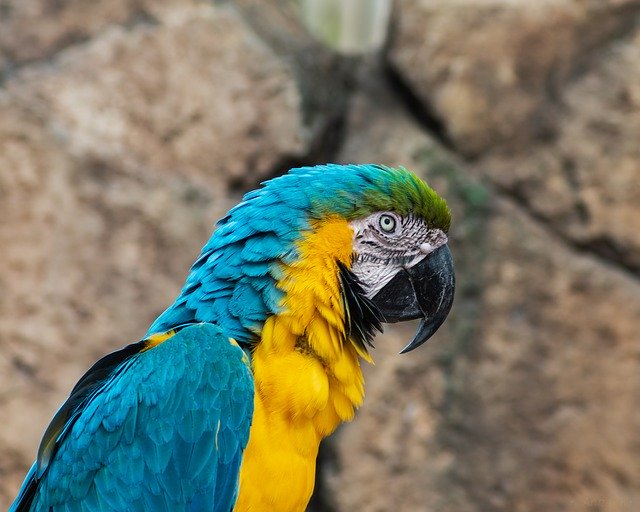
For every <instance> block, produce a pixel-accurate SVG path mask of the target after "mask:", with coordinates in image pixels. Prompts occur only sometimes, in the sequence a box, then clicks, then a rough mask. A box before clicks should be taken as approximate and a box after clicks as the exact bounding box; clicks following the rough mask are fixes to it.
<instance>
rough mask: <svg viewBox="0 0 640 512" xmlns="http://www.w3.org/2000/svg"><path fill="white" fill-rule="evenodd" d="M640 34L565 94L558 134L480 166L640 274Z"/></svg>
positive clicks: (584, 242)
mask: <svg viewBox="0 0 640 512" xmlns="http://www.w3.org/2000/svg"><path fill="white" fill-rule="evenodd" d="M639 83H640V31H637V32H636V33H635V35H634V37H632V38H631V39H629V40H625V41H620V43H618V44H616V45H614V46H612V47H611V48H610V49H608V50H603V51H602V53H601V54H600V55H599V57H598V59H596V60H595V61H594V62H593V63H592V66H591V68H590V70H589V71H588V72H586V73H585V74H584V75H583V76H582V77H581V78H580V79H579V80H576V81H574V82H573V83H572V84H571V85H570V86H568V87H566V88H565V90H564V91H563V96H562V97H563V100H564V109H563V115H562V117H561V118H560V119H559V120H558V125H557V129H556V136H555V138H554V139H553V140H552V141H549V142H547V143H544V144H535V145H532V146H531V147H530V149H529V151H526V152H522V153H516V154H513V153H508V152H496V153H495V154H493V155H491V156H489V157H488V158H486V159H485V160H483V161H482V163H481V166H482V167H483V168H484V169H486V170H487V172H488V173H489V175H490V176H491V178H492V179H493V180H494V181H495V182H496V183H497V184H498V185H499V186H500V187H501V188H503V189H504V190H506V191H507V192H508V193H510V194H512V195H513V196H516V197H518V198H519V199H520V200H521V201H523V202H525V203H526V204H527V206H528V207H529V208H530V209H531V210H532V211H533V212H535V214H536V215H537V216H539V217H540V218H542V219H544V220H545V221H547V222H548V223H549V224H550V225H551V226H552V228H553V229H554V230H555V231H556V232H558V233H561V234H562V235H563V236H565V237H567V238H568V239H570V240H571V242H572V243H574V244H576V245H578V246H579V247H581V248H583V249H585V250H588V251H590V252H593V253H595V254H597V255H599V256H600V257H603V258H605V259H608V260H610V261H613V262H616V263H617V264H619V265H621V266H623V267H626V268H627V269H629V270H630V271H631V272H633V273H635V274H636V275H640V163H639V162H640V144H638V141H640V106H639V105H638V104H637V99H636V96H637V89H638V87H637V86H638V84H639Z"/></svg>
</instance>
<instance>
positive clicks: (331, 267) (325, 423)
mask: <svg viewBox="0 0 640 512" xmlns="http://www.w3.org/2000/svg"><path fill="white" fill-rule="evenodd" d="M352 237H353V232H352V230H351V228H350V227H349V225H348V224H347V222H346V221H345V220H343V219H339V218H330V219H328V220H325V221H323V222H321V223H317V224H316V225H314V226H313V229H312V231H311V232H310V233H309V235H308V236H307V237H306V238H305V239H304V240H303V241H302V242H301V243H300V244H299V245H298V251H299V254H300V258H299V259H298V261H297V262H296V263H294V264H292V265H288V266H286V267H285V268H284V274H285V277H284V278H283V279H282V280H281V281H280V282H279V283H278V287H279V288H280V289H282V290H283V291H284V292H285V299H284V301H283V311H282V312H281V313H280V314H278V315H275V316H273V317H270V318H269V319H267V321H266V322H265V325H264V328H263V330H262V335H261V340H260V342H259V343H258V344H257V345H256V347H255V350H254V351H253V355H252V368H253V375H254V382H255V399H254V405H255V408H254V416H253V421H252V425H251V434H250V436H249V444H248V446H247V449H246V451H245V454H244V458H243V461H242V468H241V473H240V494H239V497H238V502H237V504H236V507H235V509H234V510H235V511H236V512H247V511H250V510H252V511H265V512H268V511H272V510H273V511H275V510H277V511H279V512H294V511H303V510H305V508H306V505H307V502H308V501H309V498H310V497H311V493H312V492H313V484H314V479H315V462H316V456H317V453H318V447H319V444H320V441H321V440H322V438H324V437H325V436H327V435H329V434H330V433H331V432H333V431H334V430H335V428H336V427H337V426H338V425H339V424H340V423H341V422H343V421H348V420H350V419H352V418H353V415H354V412H355V409H356V408H357V407H358V406H359V405H360V404H361V403H362V400H363V397H364V381H363V377H362V371H361V369H360V362H359V358H358V353H357V351H356V348H355V347H354V346H353V344H351V343H350V342H348V341H347V340H346V339H345V336H346V335H345V318H344V310H343V305H342V298H341V293H340V282H339V278H338V262H341V263H342V264H343V265H346V266H350V263H351V251H352V245H353V244H352ZM361 355H362V354H361ZM367 357H368V356H367Z"/></svg>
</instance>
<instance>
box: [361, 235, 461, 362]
mask: <svg viewBox="0 0 640 512" xmlns="http://www.w3.org/2000/svg"><path fill="white" fill-rule="evenodd" d="M454 290H455V273H454V270H453V261H452V259H451V252H450V251H449V247H448V246H447V245H443V246H441V247H438V248H437V249H436V250H435V251H433V252H432V253H431V254H429V255H427V256H425V258H424V259H423V260H422V261H420V262H419V263H417V264H416V265H414V266H413V267H411V268H403V269H402V270H401V271H400V272H398V273H397V274H396V275H395V276H394V278H393V279H392V280H391V281H389V283H388V284H387V285H386V286H385V287H384V288H383V289H382V290H380V291H379V292H378V293H377V294H376V295H375V296H374V297H373V298H372V299H371V300H372V301H373V303H374V304H375V305H376V306H377V307H378V309H379V310H380V313H381V314H382V316H383V318H384V321H385V322H387V323H394V322H402V321H404V320H414V319H416V318H422V321H421V322H420V326H419V327H418V332H416V335H415V336H414V337H413V339H412V340H411V342H410V343H409V344H408V345H407V346H406V347H404V348H403V349H402V351H401V352H400V353H401V354H404V353H406V352H410V351H411V350H413V349H414V348H417V347H419V346H420V345H422V344H423V343H424V342H425V341H427V340H428V339H429V338H430V337H431V336H432V335H433V334H434V333H435V332H436V331H437V330H438V328H439V327H440V326H441V325H442V323H443V322H444V320H445V318H447V315H448V314H449V310H451V305H452V304H453V295H454Z"/></svg>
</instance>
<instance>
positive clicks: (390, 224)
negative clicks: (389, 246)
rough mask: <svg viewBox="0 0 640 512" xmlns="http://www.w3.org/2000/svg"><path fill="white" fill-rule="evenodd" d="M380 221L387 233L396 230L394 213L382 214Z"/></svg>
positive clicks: (382, 228)
mask: <svg viewBox="0 0 640 512" xmlns="http://www.w3.org/2000/svg"><path fill="white" fill-rule="evenodd" d="M378 223H379V225H380V229H381V230H382V231H384V232H385V233H393V232H394V231H395V230H396V219H395V217H393V216H392V215H387V214H384V215H380V220H379V221H378Z"/></svg>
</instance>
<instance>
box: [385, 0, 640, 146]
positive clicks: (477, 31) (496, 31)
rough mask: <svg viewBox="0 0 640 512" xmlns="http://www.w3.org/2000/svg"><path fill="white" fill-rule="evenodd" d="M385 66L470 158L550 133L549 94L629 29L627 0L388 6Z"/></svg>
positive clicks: (428, 0) (433, 1) (634, 7)
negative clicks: (391, 25)
mask: <svg viewBox="0 0 640 512" xmlns="http://www.w3.org/2000/svg"><path fill="white" fill-rule="evenodd" d="M397 7H398V8H397V26H396V27H395V30H394V31H393V34H394V35H395V36H394V38H393V40H392V43H391V49H390V61H391V64H392V65H393V66H394V68H395V69H396V70H397V71H398V73H399V74H400V75H401V76H402V78H403V79H404V80H405V81H406V82H408V84H409V85H410V86H411V87H412V88H413V90H414V92H415V93H416V94H417V95H418V96H419V97H420V98H422V100H423V101H425V102H426V103H427V104H428V105H429V106H430V107H431V109H432V110H433V111H434V113H435V115H436V117H438V118H439V119H441V120H442V121H443V123H444V125H445V127H446V130H447V132H448V135H449V137H450V138H451V139H452V140H453V142H454V144H455V146H456V147H457V148H459V149H460V150H461V151H462V152H463V153H465V154H467V155H477V154H479V153H483V152H485V151H487V150H488V149H490V148H492V147H494V146H496V145H498V144H500V145H504V146H507V147H509V148H510V149H511V150H513V148H514V147H523V146H525V145H526V144H528V143H529V142H530V141H531V140H532V139H545V138H548V137H549V136H551V134H552V132H553V129H554V125H555V119H556V116H557V114H558V112H557V109H558V108H559V105H558V103H557V95H558V92H559V91H561V89H562V87H563V86H564V84H566V83H567V81H569V80H570V79H571V78H572V77H573V76H574V75H575V74H576V73H578V72H580V71H581V70H582V69H583V66H584V64H585V62H588V59H589V57H590V56H591V55H592V52H593V50H594V48H598V47H599V46H601V45H602V44H603V43H604V42H606V41H609V40H611V39H614V38H616V37H620V34H623V33H624V32H625V31H627V30H629V29H630V27H632V26H633V23H634V19H635V15H636V14H637V13H638V12H639V10H640V4H638V2H636V1H635V0H626V1H625V0H623V1H620V0H611V1H602V2H582V1H578V0H554V1H543V2H527V1H522V0H487V1H482V2H477V1H469V0H455V1H449V0H422V1H418V2H409V1H404V2H399V3H398V4H397Z"/></svg>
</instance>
